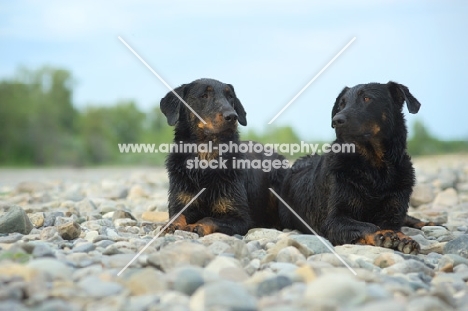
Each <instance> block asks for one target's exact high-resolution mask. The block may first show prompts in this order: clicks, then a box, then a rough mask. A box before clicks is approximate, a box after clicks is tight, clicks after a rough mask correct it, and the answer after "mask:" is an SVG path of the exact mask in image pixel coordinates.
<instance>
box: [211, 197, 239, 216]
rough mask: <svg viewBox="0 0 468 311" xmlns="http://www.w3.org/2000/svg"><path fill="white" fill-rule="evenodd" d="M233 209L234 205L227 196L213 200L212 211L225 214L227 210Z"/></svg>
mask: <svg viewBox="0 0 468 311" xmlns="http://www.w3.org/2000/svg"><path fill="white" fill-rule="evenodd" d="M233 209H234V206H233V204H232V201H231V200H230V199H228V198H221V199H219V200H218V201H216V202H215V204H214V205H213V208H212V210H213V212H215V213H217V214H226V213H228V212H229V211H232V210H233Z"/></svg>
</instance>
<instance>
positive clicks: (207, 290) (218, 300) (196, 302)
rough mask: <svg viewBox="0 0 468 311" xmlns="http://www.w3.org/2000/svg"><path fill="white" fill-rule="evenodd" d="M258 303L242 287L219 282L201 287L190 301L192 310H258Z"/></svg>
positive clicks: (227, 282) (229, 282) (232, 283)
mask: <svg viewBox="0 0 468 311" xmlns="http://www.w3.org/2000/svg"><path fill="white" fill-rule="evenodd" d="M256 308H257V301H256V299H255V297H253V296H252V295H251V294H250V293H249V292H248V291H247V290H246V289H245V288H244V287H243V286H242V285H240V284H238V283H235V282H231V281H224V280H223V281H219V282H213V283H209V284H206V285H204V286H202V287H200V288H199V289H198V290H197V291H196V292H195V293H194V294H193V296H192V297H191V299H190V310H193V311H205V310H214V309H216V310H256Z"/></svg>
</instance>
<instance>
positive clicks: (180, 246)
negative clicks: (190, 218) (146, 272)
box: [148, 241, 214, 272]
mask: <svg viewBox="0 0 468 311" xmlns="http://www.w3.org/2000/svg"><path fill="white" fill-rule="evenodd" d="M213 257H214V255H213V254H211V252H210V251H209V250H208V248H207V247H206V246H203V245H201V244H197V243H193V242H188V241H182V242H180V243H175V244H171V245H168V246H166V247H164V248H163V249H161V250H160V251H159V252H157V253H153V254H151V255H150V256H149V257H148V263H149V264H150V265H152V266H154V267H156V268H158V269H160V270H162V271H166V272H167V271H169V270H170V269H172V268H175V267H179V266H183V265H187V264H190V265H193V266H199V267H204V266H206V265H207V264H208V263H209V262H210V261H211V260H212V259H213Z"/></svg>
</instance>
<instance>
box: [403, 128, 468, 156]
mask: <svg viewBox="0 0 468 311" xmlns="http://www.w3.org/2000/svg"><path fill="white" fill-rule="evenodd" d="M412 132H413V135H412V136H411V137H410V139H409V140H408V153H409V154H410V155H412V156H420V155H431V154H446V153H467V152H468V139H467V140H450V141H447V140H439V139H437V138H436V137H435V136H434V135H432V134H431V133H430V132H429V130H428V129H427V128H426V127H425V126H424V124H423V123H422V122H421V121H415V122H414V124H413V131H412Z"/></svg>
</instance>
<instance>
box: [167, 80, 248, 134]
mask: <svg viewBox="0 0 468 311" xmlns="http://www.w3.org/2000/svg"><path fill="white" fill-rule="evenodd" d="M174 92H175V93H177V95H175V94H174ZM160 104H161V111H162V112H163V113H164V115H165V116H166V118H167V122H168V123H169V125H176V124H181V123H182V124H184V125H189V127H191V128H192V131H195V132H203V133H204V134H205V135H210V134H219V133H223V132H232V131H236V130H237V123H240V124H241V125H247V119H246V112H245V110H244V107H243V106H242V104H241V102H240V101H239V99H238V98H237V96H236V93H235V92H234V87H233V86H232V85H230V84H224V83H222V82H219V81H217V80H213V79H199V80H195V81H193V82H192V83H189V84H183V85H181V86H179V87H178V88H176V89H174V91H171V92H169V93H167V95H166V96H165V97H164V98H163V99H161V103H160ZM197 115H198V116H197ZM199 117H200V118H201V119H203V121H204V122H203V121H202V120H200V118H199Z"/></svg>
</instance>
